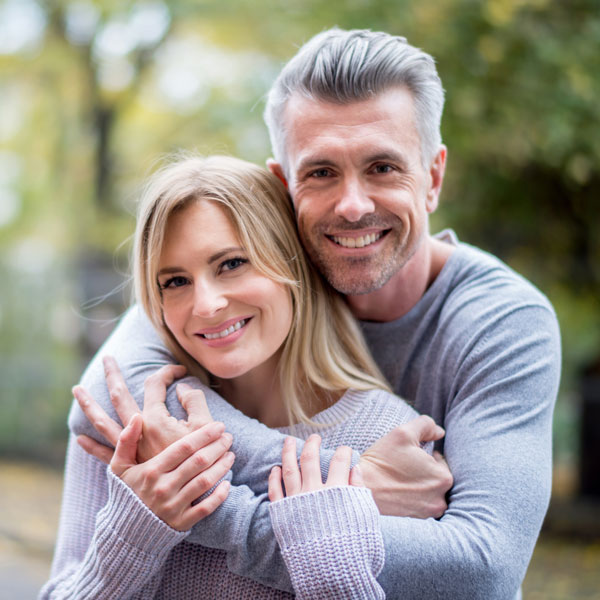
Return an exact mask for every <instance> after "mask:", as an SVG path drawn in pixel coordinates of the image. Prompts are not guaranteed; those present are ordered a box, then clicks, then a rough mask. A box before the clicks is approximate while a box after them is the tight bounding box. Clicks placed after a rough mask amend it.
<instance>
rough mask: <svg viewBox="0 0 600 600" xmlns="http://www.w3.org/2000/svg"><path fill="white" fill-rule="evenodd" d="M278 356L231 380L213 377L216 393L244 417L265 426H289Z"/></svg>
mask: <svg viewBox="0 0 600 600" xmlns="http://www.w3.org/2000/svg"><path fill="white" fill-rule="evenodd" d="M278 359H279V357H278V356H277V357H273V358H272V359H270V360H269V361H267V362H266V363H263V364H262V365H260V366H258V367H255V368H254V369H252V370H251V371H249V372H248V373H245V374H244V375H240V376H239V377H235V378H233V379H217V378H215V390H216V391H217V392H218V393H219V394H221V396H223V398H225V399H226V400H227V401H228V402H229V403H230V404H231V405H232V406H235V408H237V409H238V410H240V411H241V412H243V413H244V414H245V415H246V416H248V417H252V418H253V419H257V420H258V421H260V422H261V423H264V424H265V425H267V427H282V426H285V425H289V423H288V416H287V411H286V410H285V406H284V403H283V394H282V391H281V384H280V382H279V376H278V369H277V363H278Z"/></svg>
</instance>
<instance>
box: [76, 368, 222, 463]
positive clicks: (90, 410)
mask: <svg viewBox="0 0 600 600" xmlns="http://www.w3.org/2000/svg"><path fill="white" fill-rule="evenodd" d="M103 363H104V375H105V377H106V385H107V387H108V392H109V394H110V400H111V402H112V405H113V406H114V408H115V410H116V411H117V414H118V415H119V418H120V419H121V422H122V423H123V424H125V425H127V424H128V423H129V422H130V421H131V418H132V417H133V416H134V415H137V414H140V413H141V414H142V417H143V425H142V437H141V439H140V441H139V443H138V444H137V461H138V462H139V463H142V462H145V461H147V460H149V459H150V458H152V457H154V456H156V455H157V454H159V453H160V452H161V451H162V450H164V449H165V448H167V447H168V446H170V445H171V444H172V443H174V442H176V441H177V440H179V439H181V438H182V437H183V436H185V435H187V434H188V433H191V432H192V431H196V430H197V429H200V428H201V427H203V426H204V425H206V424H208V423H211V422H212V421H213V419H212V416H211V414H210V411H209V409H208V406H207V404H206V399H205V397H204V394H203V393H202V391H201V390H195V389H193V388H191V387H190V386H187V385H185V384H180V385H178V386H177V397H178V398H179V401H180V402H181V404H182V406H183V408H184V409H185V410H186V412H187V414H188V419H187V421H183V420H178V419H176V418H175V417H173V416H171V415H170V414H169V411H168V410H167V407H166V404H165V399H166V395H167V386H169V385H171V384H172V383H173V381H175V379H177V378H178V377H182V376H183V375H185V367H183V366H180V365H166V366H164V367H162V368H160V369H159V370H158V371H156V373H154V374H153V375H151V376H150V377H148V379H146V381H145V382H144V408H143V412H142V411H140V409H139V407H138V405H137V403H136V401H135V400H134V399H133V396H132V395H131V394H130V393H129V390H128V389H127V384H126V383H125V379H124V378H123V375H122V374H121V371H120V370H119V367H118V366H117V363H116V361H115V360H114V359H113V358H111V357H106V358H104V359H103ZM73 395H74V396H75V399H76V400H77V402H78V403H79V406H80V407H81V410H82V411H83V412H84V414H85V416H86V417H87V418H88V419H89V421H90V423H91V424H92V425H93V426H94V428H95V429H96V431H98V433H100V434H102V435H103V436H104V437H105V438H106V439H107V440H108V441H109V442H110V443H111V444H112V445H113V446H116V444H117V440H118V439H119V435H120V434H121V431H122V429H123V427H122V426H121V425H120V424H119V423H117V422H116V421H114V420H113V419H111V418H110V417H109V416H108V415H107V414H106V412H105V411H104V410H103V409H102V407H101V406H100V405H99V404H98V403H97V402H96V401H95V400H94V398H93V397H92V396H91V395H90V394H89V393H88V392H87V391H86V390H85V389H84V388H83V387H81V386H75V387H74V388H73ZM77 442H78V443H79V445H80V446H81V447H82V448H83V449H84V450H85V451H86V452H88V453H89V454H92V455H93V456H95V457H96V458H98V459H99V460H101V461H102V462H105V463H109V462H110V460H111V458H112V455H113V450H112V448H109V447H107V446H103V445H102V444H99V443H98V442H97V441H95V440H93V439H92V438H90V437H88V436H85V435H81V436H79V437H78V438H77Z"/></svg>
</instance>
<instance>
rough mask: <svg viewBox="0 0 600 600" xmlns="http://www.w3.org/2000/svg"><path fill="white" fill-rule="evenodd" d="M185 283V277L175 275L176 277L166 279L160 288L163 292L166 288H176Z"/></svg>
mask: <svg viewBox="0 0 600 600" xmlns="http://www.w3.org/2000/svg"><path fill="white" fill-rule="evenodd" d="M187 282H188V280H187V279H186V278H185V277H182V276H181V275H177V276H176V277H170V278H169V279H167V280H166V281H165V282H164V283H163V284H162V285H161V286H160V287H161V289H163V290H166V289H168V288H178V287H182V286H184V285H186V283H187Z"/></svg>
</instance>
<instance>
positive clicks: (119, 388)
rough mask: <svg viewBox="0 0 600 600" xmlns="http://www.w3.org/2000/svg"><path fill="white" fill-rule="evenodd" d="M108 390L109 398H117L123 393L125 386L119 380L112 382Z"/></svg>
mask: <svg viewBox="0 0 600 600" xmlns="http://www.w3.org/2000/svg"><path fill="white" fill-rule="evenodd" d="M108 392H109V395H110V399H111V400H119V399H120V398H121V396H122V395H123V394H124V393H125V386H124V385H123V384H122V383H121V382H120V381H119V382H116V383H113V384H112V385H111V386H110V389H109V391H108Z"/></svg>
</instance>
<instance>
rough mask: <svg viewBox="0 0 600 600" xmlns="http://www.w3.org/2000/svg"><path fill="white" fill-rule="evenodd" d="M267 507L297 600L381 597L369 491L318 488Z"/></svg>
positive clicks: (379, 545) (377, 535)
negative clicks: (298, 599)
mask: <svg viewBox="0 0 600 600" xmlns="http://www.w3.org/2000/svg"><path fill="white" fill-rule="evenodd" d="M269 508H270V514H271V521H272V523H273V530H274V532H275V536H276V538H277V541H278V542H279V546H280V548H281V553H282V555H283V559H284V561H285V564H286V566H287V568H288V571H289V573H290V576H291V579H292V584H293V586H294V591H295V593H296V597H297V598H300V599H302V600H310V599H312V598H339V599H343V600H367V599H375V598H376V599H382V598H385V595H384V593H383V590H382V589H381V587H380V585H379V584H378V583H377V580H376V577H377V575H378V574H379V572H380V571H381V569H382V567H383V562H384V550H383V539H382V537H381V532H380V530H379V511H378V510H377V506H376V505H375V501H374V500H373V496H372V495H371V492H370V490H368V489H367V488H360V487H353V486H344V487H333V488H324V489H321V490H318V491H315V492H309V493H305V494H298V495H296V496H289V497H287V498H283V499H282V500H279V501H277V502H274V503H272V504H271V505H270V507H269Z"/></svg>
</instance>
